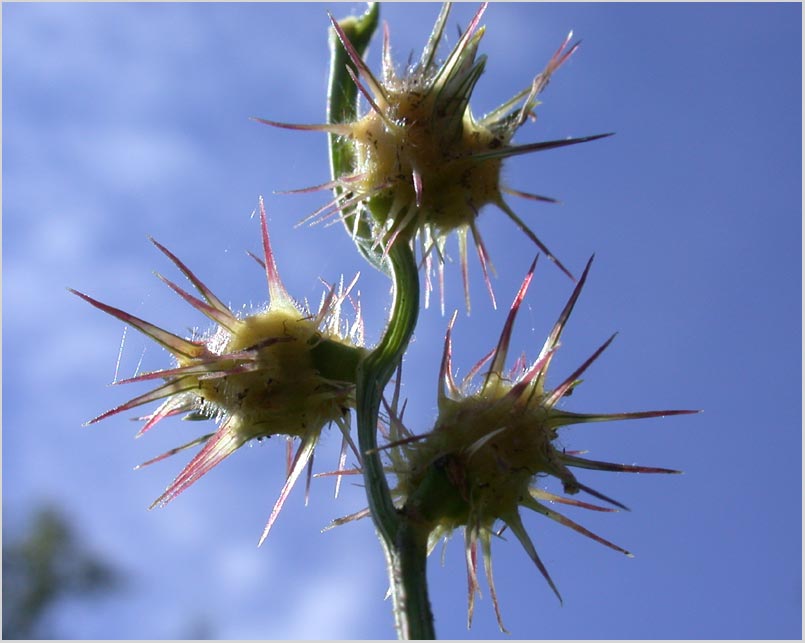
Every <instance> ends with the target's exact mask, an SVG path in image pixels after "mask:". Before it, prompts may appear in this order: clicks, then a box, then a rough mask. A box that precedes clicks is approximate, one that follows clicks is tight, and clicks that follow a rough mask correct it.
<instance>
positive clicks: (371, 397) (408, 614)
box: [327, 3, 435, 639]
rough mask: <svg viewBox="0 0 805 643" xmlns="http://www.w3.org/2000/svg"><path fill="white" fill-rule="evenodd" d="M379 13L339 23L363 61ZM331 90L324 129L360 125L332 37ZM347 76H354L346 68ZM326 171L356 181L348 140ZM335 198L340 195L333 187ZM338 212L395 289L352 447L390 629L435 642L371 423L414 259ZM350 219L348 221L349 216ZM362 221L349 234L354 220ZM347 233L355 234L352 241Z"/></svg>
mask: <svg viewBox="0 0 805 643" xmlns="http://www.w3.org/2000/svg"><path fill="white" fill-rule="evenodd" d="M378 17H379V8H378V5H377V4H375V3H370V5H369V9H368V10H367V12H366V13H365V14H364V15H363V16H360V17H354V16H351V17H348V18H345V19H343V20H340V21H339V25H340V26H341V28H342V29H343V30H344V33H345V34H346V36H347V38H348V39H349V41H350V42H351V43H352V45H353V47H354V48H355V50H356V51H357V52H358V55H360V56H363V54H364V52H365V51H366V48H367V47H368V45H369V40H370V39H371V37H372V35H373V33H374V31H375V30H376V28H377V24H378ZM330 52H331V67H330V86H329V92H328V99H327V120H328V122H330V123H344V122H352V121H355V120H357V118H358V95H357V89H356V87H355V84H354V83H353V81H352V79H351V78H350V77H349V74H348V73H347V71H346V67H347V65H350V66H352V63H351V62H350V60H349V56H348V55H347V53H346V51H345V50H344V48H343V46H342V45H341V44H340V42H339V41H338V38H337V37H336V35H335V33H334V32H333V31H331V32H330ZM352 68H353V71H354V72H355V73H356V74H357V70H356V69H355V68H354V66H352ZM330 164H331V171H332V177H333V179H337V178H338V177H340V176H345V175H349V174H352V173H354V171H355V159H354V154H353V151H352V147H351V145H350V142H349V141H348V140H345V139H343V138H341V137H338V136H334V135H331V136H330ZM334 192H335V196H336V197H340V196H341V195H342V193H343V189H342V188H340V187H336V188H335V189H334ZM361 207H364V206H358V207H353V208H352V211H351V212H344V213H343V214H344V222H345V224H346V226H347V229H348V231H349V233H350V235H353V239H354V241H355V244H356V246H357V247H358V249H359V250H360V252H361V254H363V256H364V257H365V258H366V259H367V261H369V262H370V263H371V264H372V265H374V266H375V267H376V268H378V269H380V270H382V271H383V272H385V273H387V274H389V275H390V277H391V279H392V282H393V285H394V300H393V303H392V311H391V318H390V320H389V323H388V326H387V328H386V331H385V333H384V334H383V337H382V338H381V340H380V342H379V343H378V345H377V347H376V348H375V349H374V350H373V351H372V352H370V353H369V354H368V355H366V356H365V357H364V358H363V359H362V360H361V361H360V362H359V364H358V370H357V389H356V404H357V420H358V444H359V448H360V451H361V453H362V463H361V464H362V469H363V477H364V482H365V485H366V495H367V499H368V503H369V508H370V510H371V515H372V519H373V521H374V524H375V527H376V529H377V532H378V536H379V539H380V542H381V544H382V546H383V550H384V552H385V554H386V561H387V563H388V572H389V583H390V585H391V594H392V599H393V602H394V621H395V625H396V628H397V635H398V637H399V638H405V639H433V638H435V633H434V629H433V614H432V612H431V609H430V602H429V600H428V589H427V575H426V560H427V536H428V534H427V531H426V530H424V529H423V528H422V527H421V526H420V525H419V524H418V523H417V522H416V521H414V520H412V519H411V518H410V517H409V515H408V514H404V513H402V512H400V511H398V510H397V509H396V508H395V506H394V503H393V501H392V499H391V493H390V491H389V486H388V482H387V480H386V475H385V472H384V470H383V463H382V462H381V459H380V454H379V453H378V452H377V450H376V449H377V420H378V413H379V410H380V402H381V399H382V396H383V391H384V389H385V388H386V384H388V382H389V380H390V379H391V376H392V374H393V373H394V370H395V369H396V368H397V366H398V365H399V363H400V360H401V359H402V356H403V354H404V353H405V350H406V349H407V347H408V342H409V341H410V339H411V336H412V335H413V332H414V328H415V327H416V322H417V317H418V314H419V273H418V270H417V265H416V260H415V258H414V252H413V250H412V249H411V247H410V245H409V244H407V243H396V244H394V245H393V247H392V248H391V249H390V251H389V253H388V257H387V258H386V260H385V261H384V260H383V257H382V255H381V254H380V253H379V252H378V251H372V250H371V248H370V245H371V242H372V236H371V227H370V226H371V224H370V223H369V222H368V221H367V220H366V219H364V218H363V217H362V214H364V213H363V212H361V210H360V208H361ZM350 214H351V216H349V215H350ZM354 216H357V217H361V220H360V221H359V224H358V226H357V227H353V224H354V221H353V220H350V219H351V218H352V217H354ZM353 230H356V231H357V233H356V234H353Z"/></svg>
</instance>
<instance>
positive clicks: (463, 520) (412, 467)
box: [342, 259, 695, 630]
mask: <svg viewBox="0 0 805 643" xmlns="http://www.w3.org/2000/svg"><path fill="white" fill-rule="evenodd" d="M591 262H592V259H591V260H590V263H588V264H587V267H586V268H585V270H584V273H583V275H582V276H581V279H580V280H579V282H578V284H577V286H576V288H575V289H574V291H573V293H572V295H571V297H570V299H569V300H568V302H567V304H566V306H565V308H564V310H563V311H562V313H561V315H560V316H559V319H558V321H557V322H556V324H555V325H554V327H553V329H552V331H551V333H550V335H549V336H548V339H547V340H546V342H545V344H544V346H543V347H542V350H541V351H540V353H539V356H538V357H537V359H536V360H535V361H534V362H533V363H532V364H530V365H529V364H528V363H527V362H526V359H525V357H524V356H523V357H521V358H520V359H519V360H517V362H516V363H515V365H514V367H513V368H512V369H511V371H509V372H504V364H505V362H506V355H507V352H508V348H509V341H510V338H511V334H512V329H513V326H514V320H515V317H516V315H517V311H518V310H519V308H520V305H521V303H522V301H523V298H524V297H525V294H526V290H527V288H528V285H529V283H530V281H531V278H532V276H533V272H534V267H535V265H536V260H535V262H534V264H532V266H531V269H530V271H529V272H528V274H527V276H526V278H525V280H524V281H523V283H522V286H521V287H520V290H519V292H518V293H517V296H516V297H515V299H514V302H513V304H512V306H511V310H510V312H509V315H508V318H507V320H506V323H505V325H504V327H503V331H502V333H501V336H500V340H499V341H498V344H497V346H496V347H495V348H494V349H493V350H492V351H490V352H489V353H488V354H487V355H486V356H485V357H484V358H483V359H482V360H481V361H480V362H479V363H478V364H477V365H476V366H475V367H474V368H473V369H472V370H471V371H470V372H469V373H468V375H467V376H466V377H465V378H464V380H463V382H462V383H461V385H458V384H457V383H456V382H455V380H454V377H453V373H452V364H451V361H452V340H451V331H452V326H453V322H454V321H455V315H454V316H453V321H451V323H450V326H449V327H448V330H447V334H446V337H445V348H444V354H443V358H442V364H441V370H440V386H439V397H438V400H439V415H438V419H437V420H436V423H435V425H434V428H433V430H432V431H431V432H429V433H427V434H424V435H419V436H415V435H413V434H412V433H411V432H410V431H409V430H408V429H407V428H406V427H405V426H404V425H403V423H402V420H401V418H400V417H399V414H398V413H397V410H396V408H395V407H396V406H397V404H396V395H395V401H394V402H393V403H392V404H391V406H390V409H389V416H390V423H389V425H390V428H389V432H388V433H389V439H390V441H391V442H390V444H389V445H388V446H387V447H385V450H386V452H387V454H388V456H389V458H390V470H391V471H392V472H393V473H394V474H396V477H397V486H396V489H395V494H396V496H397V498H398V502H400V503H401V505H402V511H404V512H407V514H408V515H409V516H410V517H411V519H412V520H415V521H417V522H418V523H420V524H422V525H424V526H425V528H426V529H427V530H428V531H429V533H430V537H429V543H430V548H431V549H432V548H433V546H435V544H436V542H437V541H438V540H439V539H440V538H441V537H443V536H447V535H449V534H450V533H451V532H452V531H453V530H454V529H456V528H458V527H463V528H464V538H465V548H466V560H467V571H468V578H469V616H468V622H469V623H471V620H472V612H473V605H474V597H475V593H476V592H479V591H480V589H479V585H478V580H477V545H478V542H479V541H480V543H481V547H482V555H483V559H484V568H485V572H486V576H487V581H488V584H489V588H490V593H491V595H492V600H493V603H494V607H495V612H496V615H497V618H498V624H499V625H500V628H501V629H502V630H503V629H504V627H503V623H502V620H501V616H500V610H499V606H498V601H497V596H496V594H495V588H494V582H493V579H492V559H491V539H492V536H493V535H495V534H499V533H500V532H501V531H502V529H501V528H496V527H495V523H496V522H497V521H502V523H503V525H504V527H503V529H505V528H506V527H508V528H509V529H511V531H512V532H513V533H514V535H515V536H516V537H517V539H518V540H519V541H520V543H521V544H522V546H523V548H524V549H525V551H526V552H527V554H528V555H529V557H530V558H531V559H532V560H533V562H534V563H535V564H536V566H537V567H538V568H539V570H540V572H541V573H542V575H543V576H544V577H545V579H546V580H547V581H548V583H549V585H550V586H551V588H552V589H553V591H554V592H555V593H556V595H557V596H559V592H558V590H557V589H556V586H555V585H554V582H553V580H552V579H551V577H550V576H549V574H548V571H547V570H546V568H545V566H544V565H543V564H542V561H541V560H540V558H539V556H538V555H537V552H536V549H535V547H534V545H533V543H532V541H531V539H530V537H529V535H528V533H527V532H526V530H525V529H524V527H523V523H522V520H521V518H520V514H519V508H520V507H525V508H527V509H531V510H532V511H536V512H537V513H540V514H542V515H544V516H547V517H548V518H551V519H552V520H555V521H557V522H559V523H560V524H562V525H566V526H568V527H570V528H572V529H574V530H575V531H577V532H579V533H581V534H583V535H585V536H588V537H590V538H592V539H593V540H596V541H597V542H599V543H602V544H604V545H606V546H608V547H611V548H612V549H615V550H617V551H619V552H622V553H624V554H627V555H629V553H628V552H627V551H626V550H625V549H622V548H621V547H618V546H617V545H614V544H612V543H611V542H609V541H607V540H604V539H603V538H601V537H600V536H597V535H595V534H593V533H591V532H590V531H588V530H587V529H585V528H584V527H581V526H580V525H578V524H576V523H575V522H573V521H572V520H570V519H569V518H567V517H565V516H563V515H561V514H559V513H557V512H555V511H554V510H553V509H550V508H549V507H548V506H546V505H545V504H543V503H542V502H540V501H550V502H558V503H564V504H567V505H572V506H576V507H581V508H585V509H592V510H597V511H613V510H612V509H607V508H604V507H599V506H597V505H591V504H588V503H584V502H580V501H578V500H574V499H571V498H567V497H563V496H558V495H555V494H552V493H549V492H547V491H545V490H543V489H540V488H539V487H538V486H536V484H535V479H536V478H537V477H544V476H552V477H554V478H556V479H558V480H559V481H560V482H561V484H562V487H563V490H564V492H565V493H566V494H570V495H573V494H576V493H578V492H579V491H585V492H587V493H588V494H590V495H592V496H594V497H596V498H599V499H601V500H604V501H606V502H609V503H611V504H613V505H615V506H617V507H620V508H625V507H624V506H623V505H622V504H621V503H619V502H617V501H615V500H612V499H611V498H608V497H607V496H605V495H603V494H601V493H599V492H598V491H595V490H594V489H592V488H590V487H588V486H586V485H584V484H582V483H581V482H579V481H578V480H577V479H576V476H575V475H574V474H573V473H572V472H571V470H570V469H571V468H583V469H595V470H599V471H624V472H634V473H677V472H675V471H673V470H670V469H661V468H656V467H643V466H635V465H626V464H615V463H610V462H601V461H597V460H589V459H586V458H582V457H580V455H579V452H571V451H566V450H565V449H563V448H561V447H560V446H558V445H557V444H556V440H557V436H558V430H559V429H561V428H562V427H564V426H567V425H571V424H580V423H586V422H605V421H610V420H627V419H638V418H650V417H659V416H665V415H676V414H682V413H694V412H695V411H643V412H636V413H613V414H579V413H573V412H570V411H566V410H563V409H560V408H558V406H557V405H558V403H559V401H560V400H562V398H564V397H565V396H566V395H568V394H570V392H571V391H572V390H573V388H574V387H575V386H576V385H577V384H578V383H579V377H580V376H581V375H582V373H583V372H584V371H585V370H586V369H587V368H588V367H589V366H590V365H591V364H592V363H593V362H594V361H595V360H596V359H597V358H598V357H599V355H600V354H601V353H602V352H603V351H604V349H606V347H607V346H609V344H610V342H611V341H612V339H614V335H613V337H610V339H608V340H607V341H606V342H605V343H604V344H603V345H602V346H601V347H600V348H598V349H597V350H596V351H595V352H594V353H593V354H592V355H591V356H590V357H589V358H588V359H587V360H586V361H585V362H584V363H583V364H582V365H581V366H580V367H579V368H577V369H576V370H575V371H574V372H573V373H572V374H571V375H570V376H569V377H567V378H566V379H565V380H564V381H563V382H562V383H561V384H559V385H558V386H557V387H556V388H554V389H553V390H550V389H548V388H547V387H546V385H545V379H546V375H547V371H548V366H549V365H550V362H551V360H552V358H553V356H554V354H555V353H556V350H557V349H558V347H559V339H560V337H561V334H562V331H563V329H564V327H565V324H566V323H567V320H568V318H569V317H570V314H571V312H572V310H573V307H574V305H575V303H576V300H577V298H578V296H579V294H580V292H581V289H582V286H583V285H584V283H585V281H586V279H587V274H588V272H589V269H590V265H591ZM490 360H491V363H490ZM487 364H489V368H488V370H487V371H486V373H485V374H484V375H483V376H482V377H481V383H480V385H477V384H475V380H476V376H478V374H479V373H481V371H482V369H484V367H485V366H486V365H487ZM342 521H343V520H342ZM560 600H561V598H560Z"/></svg>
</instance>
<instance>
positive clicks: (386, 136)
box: [258, 3, 608, 307]
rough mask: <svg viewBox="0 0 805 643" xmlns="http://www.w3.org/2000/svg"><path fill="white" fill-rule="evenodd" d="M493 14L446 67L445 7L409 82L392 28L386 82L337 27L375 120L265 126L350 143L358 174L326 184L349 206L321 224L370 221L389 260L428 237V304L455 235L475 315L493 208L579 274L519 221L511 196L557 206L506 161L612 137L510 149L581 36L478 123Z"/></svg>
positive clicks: (339, 206) (336, 205) (331, 208)
mask: <svg viewBox="0 0 805 643" xmlns="http://www.w3.org/2000/svg"><path fill="white" fill-rule="evenodd" d="M486 6H487V5H486V3H484V4H483V5H481V7H480V9H479V10H478V12H477V13H476V14H475V16H474V17H473V19H472V20H471V22H470V24H469V25H468V26H467V28H466V29H465V30H464V32H463V34H462V35H461V37H460V38H459V40H458V42H457V43H456V45H455V47H454V48H453V49H452V51H451V52H450V54H449V55H448V56H447V58H446V59H445V60H443V61H441V62H440V61H439V60H438V59H437V56H436V53H437V49H438V47H439V45H440V43H441V40H442V37H443V35H444V31H445V27H446V24H447V18H448V14H449V12H450V3H446V4H445V5H444V6H443V7H442V10H441V12H440V14H439V16H438V18H437V20H436V24H435V26H434V28H433V31H432V33H431V36H430V39H429V40H428V43H427V45H426V46H425V49H424V51H423V53H422V56H421V58H420V60H419V62H418V63H416V64H415V65H413V66H412V67H410V68H409V69H408V70H407V71H406V73H405V74H403V75H398V74H397V72H396V70H395V67H394V63H393V61H392V56H391V49H390V45H389V32H388V28H387V27H386V29H385V37H384V43H383V57H382V60H383V65H382V73H381V77H380V78H377V77H375V75H374V74H373V73H372V72H371V71H370V70H369V68H368V67H367V65H366V63H365V62H364V61H363V59H362V58H361V56H360V55H359V54H358V53H357V51H356V50H355V49H354V47H353V46H352V44H351V43H350V41H349V38H348V37H347V35H346V34H345V32H344V30H343V29H342V28H341V26H340V25H339V24H338V22H336V21H335V20H332V23H333V28H334V29H335V32H336V34H337V36H338V38H339V39H340V42H341V44H342V45H343V46H344V48H345V49H346V51H347V53H348V54H349V57H350V60H351V62H352V65H354V69H355V70H356V71H357V73H355V71H353V69H352V68H350V67H347V70H348V72H349V74H350V76H351V77H352V80H353V81H354V83H355V85H356V86H357V88H358V90H359V91H360V93H361V94H362V95H363V96H364V98H365V99H366V101H367V102H368V105H369V109H368V110H367V112H366V113H365V114H364V115H363V116H362V117H360V118H359V119H358V120H357V121H355V122H352V123H337V124H331V125H301V126H293V125H286V124H282V123H277V122H275V121H268V120H265V119H258V120H260V121H261V122H264V123H267V124H271V125H277V126H281V127H292V128H298V129H318V130H323V131H327V132H330V133H331V134H335V135H338V136H341V137H345V138H346V139H348V140H349V141H351V144H352V157H353V166H354V167H353V170H354V171H353V172H352V173H351V174H349V175H348V176H340V177H336V179H335V181H333V182H331V183H328V184H325V185H322V186H317V187H319V188H324V187H337V188H338V189H339V191H340V193H341V195H343V196H342V198H336V199H335V200H334V201H333V202H332V203H330V204H328V206H325V208H323V209H322V210H320V211H318V212H316V213H314V215H312V216H317V215H322V216H328V214H332V213H334V212H335V211H338V210H340V211H341V212H342V213H343V214H342V216H343V217H344V218H345V219H346V223H347V225H348V227H349V226H350V225H351V224H350V220H349V219H350V218H351V217H354V221H353V222H352V224H354V228H353V230H354V232H353V234H357V228H358V218H359V217H363V220H364V221H367V222H368V224H369V226H370V228H371V236H372V238H373V244H374V247H375V248H382V251H383V252H384V253H386V252H388V248H389V247H390V246H391V245H392V244H393V243H395V242H397V241H404V242H411V241H413V240H414V239H415V238H416V237H419V242H420V244H421V252H422V256H423V259H424V263H425V266H426V275H427V276H428V282H427V286H428V287H427V288H426V296H427V294H428V293H429V292H430V290H431V287H430V274H431V267H432V257H433V255H434V253H435V254H436V256H437V259H438V262H439V263H438V266H439V271H440V276H441V271H442V268H443V265H442V264H443V261H442V260H443V257H444V251H445V241H446V238H447V236H448V235H449V234H450V233H451V232H453V231H455V232H456V233H457V235H458V242H459V255H460V262H461V265H462V273H463V275H464V286H465V297H466V299H467V306H468V307H469V294H468V286H467V237H468V235H469V234H471V235H472V237H473V240H474V242H475V245H476V248H477V252H478V257H479V260H480V264H481V267H482V270H483V273H484V277H485V281H486V284H487V288H488V290H489V293H490V296H491V297H492V301H493V303H494V294H493V292H492V287H491V282H490V279H489V273H490V271H491V269H492V268H491V263H490V261H489V257H488V254H487V251H486V248H485V246H484V243H483V240H482V239H481V236H480V234H479V232H478V228H477V225H476V219H477V218H478V215H479V212H480V210H481V208H482V207H484V206H485V205H495V206H497V207H498V208H499V209H500V210H501V211H503V212H504V213H505V214H506V215H507V216H508V217H509V218H510V219H511V220H512V221H513V222H514V223H515V224H516V225H517V226H518V227H519V228H520V229H521V230H522V231H523V232H524V233H525V234H526V235H527V236H528V237H529V238H530V239H531V240H532V241H533V242H534V243H535V244H536V245H537V246H538V247H539V248H540V249H541V250H542V251H543V252H544V253H546V254H547V256H548V257H550V258H551V260H553V261H554V262H555V263H556V264H557V265H558V266H559V267H560V268H561V269H562V270H563V271H564V272H565V273H566V274H568V276H571V275H570V272H569V271H568V270H567V269H566V268H565V267H564V266H563V265H562V264H561V263H560V262H559V261H558V260H557V259H556V258H555V257H554V256H553V255H552V254H551V253H550V252H549V251H548V249H547V248H546V247H545V245H544V244H543V243H542V242H541V241H540V240H539V239H538V238H537V236H536V235H535V234H534V233H533V232H532V231H531V230H530V229H529V228H528V226H526V224H525V223H524V222H523V221H522V220H521V219H520V217H519V216H517V214H515V213H514V211H513V210H512V209H511V208H510V207H509V205H508V204H507V203H506V201H505V200H504V198H503V195H504V193H508V194H514V195H518V196H522V197H526V198H530V199H533V200H538V201H548V202H552V201H555V200H554V199H551V198H548V197H543V196H539V195H534V194H528V193H525V192H521V191H519V190H514V189H511V188H509V187H507V186H506V185H504V183H503V182H502V180H501V166H502V162H503V160H504V159H506V158H508V157H510V156H516V155H519V154H525V153H529V152H537V151H540V150H547V149H552V148H556V147H562V146H566V145H572V144H575V143H583V142H586V141H592V140H595V139H598V138H601V137H602V136H608V134H603V135H597V136H587V137H582V138H567V139H562V140H556V141H546V142H539V143H530V144H525V145H513V144H512V143H511V141H512V138H513V136H514V134H515V133H516V132H517V130H518V129H519V128H520V127H521V126H522V125H523V124H524V123H525V122H526V121H527V120H528V119H529V117H531V118H533V117H534V108H535V107H536V106H537V104H538V102H539V101H538V100H537V96H538V95H539V94H540V93H541V92H542V90H543V89H545V87H546V86H547V85H548V81H549V80H550V78H551V76H552V74H553V73H554V72H555V71H556V70H557V69H558V68H559V67H560V66H561V65H562V64H563V63H564V62H565V61H566V60H567V59H568V58H569V57H570V56H571V55H572V54H573V52H574V51H575V50H576V48H577V47H578V43H576V44H574V45H572V46H569V45H570V38H571V35H572V34H571V35H568V38H567V39H566V40H565V41H564V42H563V43H562V46H561V47H559V49H558V50H557V51H556V53H555V54H554V55H553V57H552V58H551V59H550V61H549V62H548V64H547V66H546V67H545V69H544V70H543V71H542V72H541V73H540V74H538V75H537V76H536V78H534V80H533V81H532V82H531V84H529V85H528V86H527V87H526V88H525V89H523V90H522V91H521V92H519V93H518V94H516V95H515V96H514V97H512V98H511V99H509V100H507V101H505V102H504V103H503V104H502V105H500V106H499V107H498V108H496V109H494V110H493V111H491V112H490V113H488V114H486V115H485V116H483V117H481V118H476V117H475V116H474V115H473V113H472V110H471V109H470V104H469V103H470V98H471V95H472V92H473V90H474V88H475V85H476V83H477V82H478V80H479V79H480V77H481V75H482V74H483V71H484V67H485V64H486V56H485V55H481V56H478V55H477V54H478V46H479V44H480V42H481V38H482V37H483V34H484V27H481V26H479V25H480V21H481V17H482V15H483V13H484V11H485V9H486ZM356 211H357V213H358V214H355V212H356ZM440 281H441V282H443V280H442V279H440ZM426 301H427V300H426Z"/></svg>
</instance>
